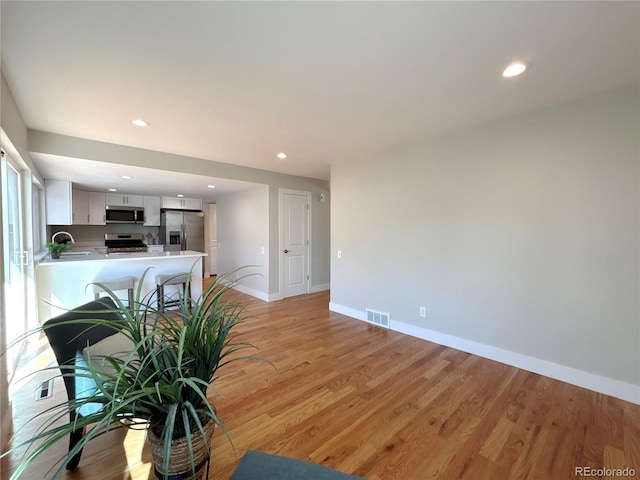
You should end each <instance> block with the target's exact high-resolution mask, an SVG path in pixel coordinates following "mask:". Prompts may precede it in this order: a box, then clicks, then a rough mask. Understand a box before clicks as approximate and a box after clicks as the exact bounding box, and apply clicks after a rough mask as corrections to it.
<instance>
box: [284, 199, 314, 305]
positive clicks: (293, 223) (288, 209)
mask: <svg viewBox="0 0 640 480" xmlns="http://www.w3.org/2000/svg"><path fill="white" fill-rule="evenodd" d="M280 202H281V219H280V224H281V232H282V233H281V235H282V236H281V238H282V242H281V243H282V252H281V256H282V273H283V281H284V297H285V298H286V297H293V296H294V295H301V294H303V293H308V292H309V204H310V203H311V194H310V193H309V192H293V191H281V195H280Z"/></svg>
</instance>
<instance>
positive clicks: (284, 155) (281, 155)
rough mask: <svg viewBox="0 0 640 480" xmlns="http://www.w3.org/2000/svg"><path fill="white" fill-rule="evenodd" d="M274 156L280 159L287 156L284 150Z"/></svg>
mask: <svg viewBox="0 0 640 480" xmlns="http://www.w3.org/2000/svg"><path fill="white" fill-rule="evenodd" d="M276 157H278V158H279V159H280V160H284V159H285V158H287V154H286V153H284V152H280V153H279V154H277V155H276Z"/></svg>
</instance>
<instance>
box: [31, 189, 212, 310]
mask: <svg viewBox="0 0 640 480" xmlns="http://www.w3.org/2000/svg"><path fill="white" fill-rule="evenodd" d="M205 207H211V206H210V205H205ZM46 217H47V236H48V239H50V240H51V242H55V243H66V244H67V245H68V246H69V247H70V248H69V250H68V251H67V252H63V253H62V254H61V257H60V258H59V259H53V258H50V256H49V255H46V256H45V257H43V258H41V259H40V261H39V262H38V263H37V267H36V286H37V290H38V297H39V302H38V317H39V318H41V319H46V318H50V317H51V316H54V315H56V314H58V313H61V312H62V311H63V310H64V309H67V308H73V307H76V306H78V305H81V304H82V303H85V302H86V301H90V300H92V299H93V296H94V293H93V289H92V287H91V285H90V284H91V283H92V282H96V281H102V280H109V279H117V278H129V277H131V278H134V279H136V281H140V279H141V278H142V277H143V273H144V272H145V271H147V270H149V271H148V273H147V274H146V275H145V276H144V280H143V285H142V293H143V295H144V294H153V292H154V291H155V289H156V281H155V278H156V276H161V275H172V274H176V273H183V272H190V273H191V294H192V295H194V296H198V295H199V294H200V293H201V291H202V278H203V276H204V275H205V274H206V275H207V276H208V275H209V274H210V273H209V272H210V265H211V264H215V261H214V262H206V265H205V259H207V257H208V254H207V253H205V251H206V250H205V234H206V229H207V228H209V230H210V229H211V228H210V226H209V225H206V224H205V213H204V212H203V202H202V200H201V199H196V198H184V197H168V196H145V195H135V194H121V193H113V192H110V193H106V192H93V191H86V190H81V189H78V188H74V187H73V185H72V184H71V182H66V181H60V180H52V181H47V185H46ZM214 273H215V270H214ZM87 285H89V287H87ZM137 287H138V284H137V283H136V288H137ZM171 287H173V288H174V289H175V290H176V291H177V288H178V287H177V286H171ZM167 288H169V287H167ZM117 294H118V296H119V297H120V298H122V299H123V300H126V299H127V292H126V291H125V292H117Z"/></svg>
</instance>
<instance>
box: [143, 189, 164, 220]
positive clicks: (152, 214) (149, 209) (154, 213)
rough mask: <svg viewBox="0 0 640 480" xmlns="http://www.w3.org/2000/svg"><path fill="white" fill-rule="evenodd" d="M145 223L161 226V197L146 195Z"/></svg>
mask: <svg viewBox="0 0 640 480" xmlns="http://www.w3.org/2000/svg"><path fill="white" fill-rule="evenodd" d="M144 224H145V225H146V226H148V227H159V226H160V197H147V196H146V195H145V197H144Z"/></svg>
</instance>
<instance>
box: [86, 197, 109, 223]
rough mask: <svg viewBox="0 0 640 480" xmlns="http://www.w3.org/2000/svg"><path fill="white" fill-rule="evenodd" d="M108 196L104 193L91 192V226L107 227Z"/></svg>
mask: <svg viewBox="0 0 640 480" xmlns="http://www.w3.org/2000/svg"><path fill="white" fill-rule="evenodd" d="M106 205H107V203H106V194H105V193H104V192H89V224H90V225H105V224H106V218H105V213H104V211H105V207H106Z"/></svg>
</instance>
